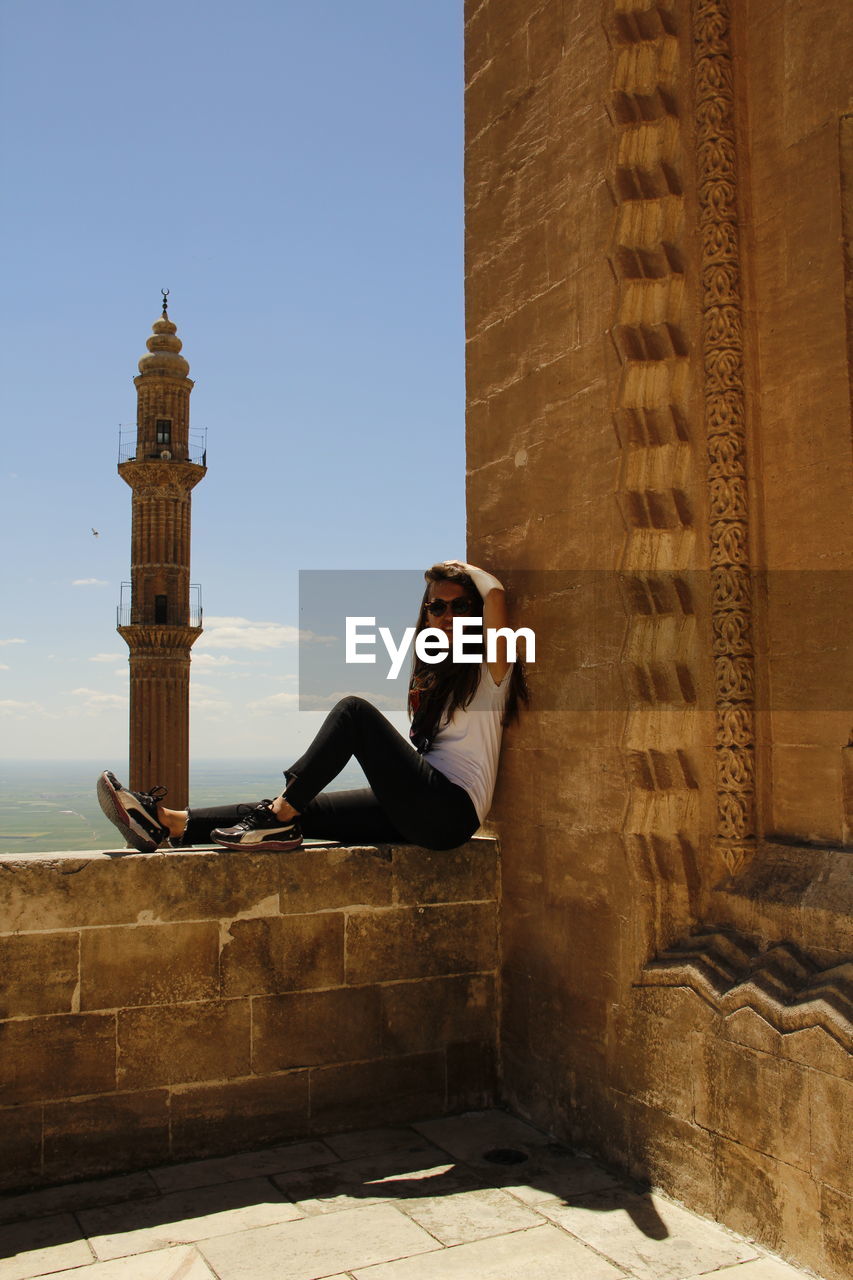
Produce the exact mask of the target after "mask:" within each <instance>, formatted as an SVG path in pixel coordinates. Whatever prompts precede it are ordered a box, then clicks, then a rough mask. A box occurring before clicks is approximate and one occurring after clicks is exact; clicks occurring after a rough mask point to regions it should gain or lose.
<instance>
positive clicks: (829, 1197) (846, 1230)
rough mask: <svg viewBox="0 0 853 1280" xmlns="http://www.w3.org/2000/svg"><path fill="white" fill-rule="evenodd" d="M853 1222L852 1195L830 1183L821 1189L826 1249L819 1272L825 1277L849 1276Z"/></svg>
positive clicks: (844, 1278) (842, 1279)
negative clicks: (845, 1193) (839, 1190)
mask: <svg viewBox="0 0 853 1280" xmlns="http://www.w3.org/2000/svg"><path fill="white" fill-rule="evenodd" d="M851 1222H853V1198H851V1197H850V1196H844V1195H842V1194H841V1193H840V1192H838V1191H834V1190H833V1189H832V1188H831V1187H821V1189H820V1225H821V1232H822V1237H823V1253H822V1258H821V1264H820V1273H821V1275H822V1276H825V1277H826V1280H849V1277H850V1223H851Z"/></svg>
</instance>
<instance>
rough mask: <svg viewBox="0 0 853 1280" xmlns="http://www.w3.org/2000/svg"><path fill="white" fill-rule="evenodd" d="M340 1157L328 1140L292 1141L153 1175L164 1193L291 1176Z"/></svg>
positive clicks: (176, 1166) (169, 1167)
mask: <svg viewBox="0 0 853 1280" xmlns="http://www.w3.org/2000/svg"><path fill="white" fill-rule="evenodd" d="M337 1159H338V1157H337V1156H336V1155H335V1153H334V1151H332V1150H331V1148H330V1147H329V1146H327V1144H326V1143H325V1142H289V1143H287V1144H286V1145H284V1146H280V1147H266V1148H264V1149H262V1150H260V1151H243V1152H239V1153H238V1154H237V1155H233V1156H216V1157H211V1158H209V1159H207V1160H189V1161H187V1162H185V1163H184V1164H172V1165H165V1166H164V1167H163V1168H162V1169H152V1170H151V1174H150V1176H151V1178H152V1179H153V1180H154V1183H155V1184H156V1186H157V1188H158V1189H159V1190H160V1191H162V1192H170V1191H188V1190H190V1189H191V1188H193V1187H210V1186H215V1185H216V1184H217V1183H220V1182H239V1181H242V1180H243V1179H245V1178H269V1177H272V1175H273V1174H286V1175H289V1174H290V1173H291V1172H292V1171H294V1170H299V1171H302V1172H304V1171H305V1170H306V1169H314V1168H317V1167H318V1166H325V1165H329V1164H334V1163H336V1162H337Z"/></svg>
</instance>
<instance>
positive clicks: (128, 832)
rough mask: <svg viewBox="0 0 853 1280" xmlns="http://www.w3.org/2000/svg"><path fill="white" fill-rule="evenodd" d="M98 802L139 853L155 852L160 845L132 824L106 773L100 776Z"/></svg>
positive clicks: (105, 814)
mask: <svg viewBox="0 0 853 1280" xmlns="http://www.w3.org/2000/svg"><path fill="white" fill-rule="evenodd" d="M98 804H99V805H100V806H101V809H102V810H103V812H104V816H105V817H107V818H109V820H110V822H111V823H112V824H113V826H114V827H118V829H119V831H120V832H121V834H122V835H123V836H124V838H125V840H126V841H127V843H128V844H129V845H131V846H132V847H133V848H134V849H136V851H137V853H154V852H155V851H156V850H157V849H158V848H159V847H160V846H159V845H158V844H157V843H156V841H154V840H152V839H151V837H150V836H146V835H142V834H141V833H140V832H138V831H135V830H134V828H133V827H132V826H131V825H130V815H129V814H128V812H127V810H126V809H125V808H124V805H123V804H122V803H121V801H120V800H119V798H118V795H117V794H116V790H115V788H114V786H113V785H112V783H111V782H110V780H109V778H108V777H107V775H106V773H102V774H101V776H100V778H98Z"/></svg>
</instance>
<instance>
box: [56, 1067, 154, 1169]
mask: <svg viewBox="0 0 853 1280" xmlns="http://www.w3.org/2000/svg"><path fill="white" fill-rule="evenodd" d="M168 1154H169V1094H168V1091H167V1090H166V1089H148V1090H144V1091H141V1092H139V1093H113V1094H105V1095H102V1096H101V1097H97V1098H85V1099H82V1100H75V1101H73V1102H61V1103H48V1104H46V1105H45V1109H44V1173H45V1177H46V1178H48V1179H50V1180H51V1181H53V1182H62V1181H70V1180H71V1179H73V1178H80V1177H81V1176H94V1175H95V1174H99V1173H115V1172H119V1171H124V1170H131V1169H142V1168H145V1167H146V1166H148V1165H151V1164H162V1162H163V1161H164V1160H165V1159H166V1158H167V1156H168Z"/></svg>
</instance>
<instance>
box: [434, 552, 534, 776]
mask: <svg viewBox="0 0 853 1280" xmlns="http://www.w3.org/2000/svg"><path fill="white" fill-rule="evenodd" d="M424 578H425V579H426V590H425V591H424V594H423V599H422V600H421V607H420V610H419V612H418V621H417V629H416V633H415V634H418V633H419V632H421V631H423V630H424V628H425V627H428V626H429V615H428V613H427V604H428V602H429V592H430V587H431V586H432V584H433V583H435V582H454V583H456V584H457V585H458V586H460V587H462V589H463V591H464V592H465V596H466V599H467V600H468V602H469V605H470V609H471V612H470V614H469V615H468V616H469V617H472V618H482V616H483V600H482V597H481V596H480V593H479V591H478V590H477V588H476V587H475V586H474V582H473V580H472V579H471V577H470V576H469V575H468V574H467V573H466V572H465V570H464V569H460V568H458V567H457V566H456V565H452V564H434V565H433V566H432V568H431V569H427V571H426V573H425V574H424ZM469 651H470V645H469ZM412 653H413V656H412V674H411V677H410V679H409V715H410V716H411V717H412V726H411V729H410V732H409V736H410V737H411V739H412V742H414V744H415V746H416V747H417V749H418V750H419V751H426V750H427V749H428V748H429V745H430V743H431V742H432V740H433V739H434V737H435V735H436V731H437V730H438V725H439V721H440V720H441V718H442V716H443V715H444V716H446V719H447V720H450V718H451V717H452V715H453V713H454V712H455V711H456V709H457V707H462V708H463V709H464V708H465V707H467V706H468V704H469V703H470V702H471V699H472V698H473V697H474V694H475V693H476V692H477V689H478V688H479V685H480V676H481V674H482V665H481V664H480V663H473V662H460V663H457V662H453V661H452V659H451V657H450V655H449V654H448V655H447V657H446V658H445V660H444V661H443V662H439V663H435V664H433V663H428V662H424V661H423V659H422V658H419V657H418V654H417V650H416V649H413V651H412ZM528 701H529V694H528V690H527V681H526V680H525V678H524V667H523V665H522V663H521V660H520V659H519V660H518V661H516V663H515V665H514V666H513V668H512V672H511V675H510V687H509V693H508V695H507V703H506V710H505V711H504V717H503V723H504V724H505V725H507V724H509V723H510V722H511V721H512V720H514V719H515V718H516V717H517V715H518V708H519V703H520V702H523V703H525V704H526V703H527V702H528Z"/></svg>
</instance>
